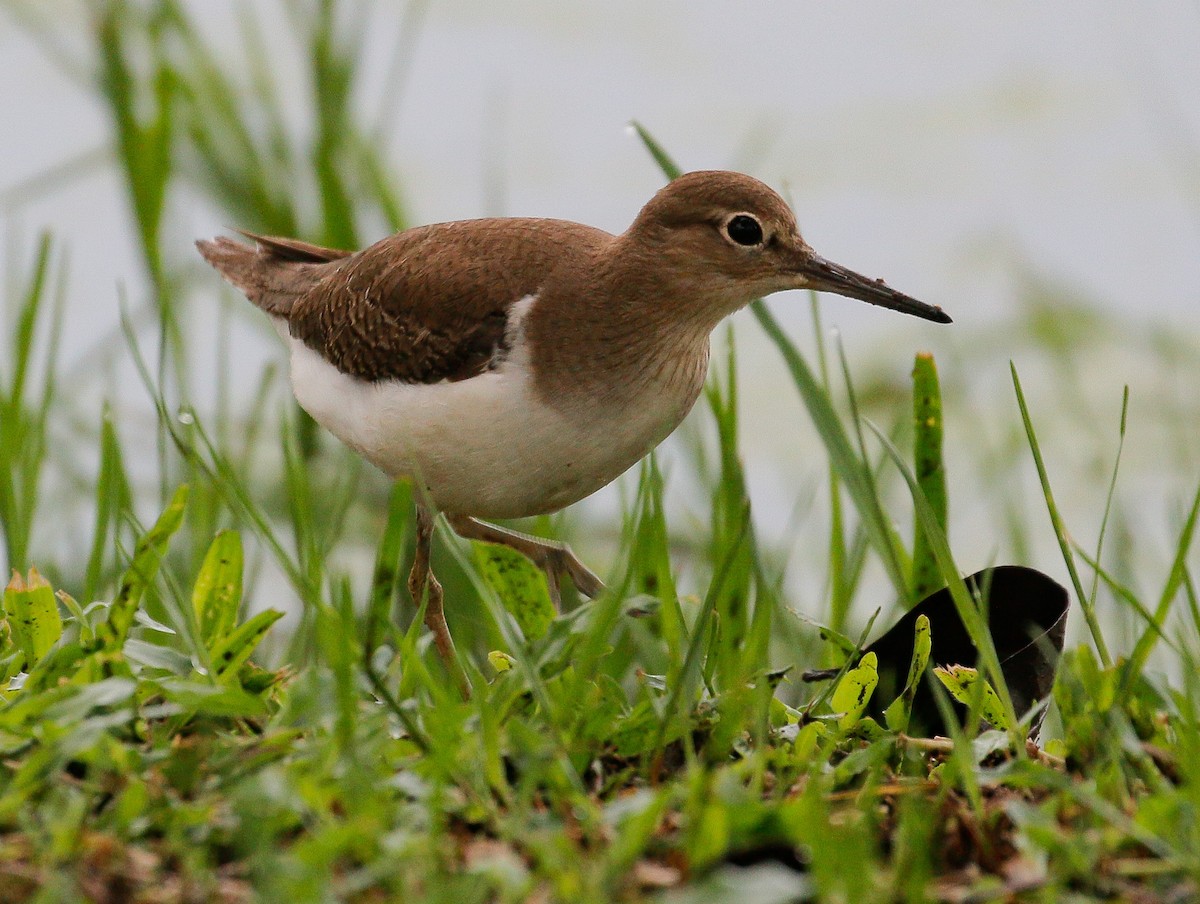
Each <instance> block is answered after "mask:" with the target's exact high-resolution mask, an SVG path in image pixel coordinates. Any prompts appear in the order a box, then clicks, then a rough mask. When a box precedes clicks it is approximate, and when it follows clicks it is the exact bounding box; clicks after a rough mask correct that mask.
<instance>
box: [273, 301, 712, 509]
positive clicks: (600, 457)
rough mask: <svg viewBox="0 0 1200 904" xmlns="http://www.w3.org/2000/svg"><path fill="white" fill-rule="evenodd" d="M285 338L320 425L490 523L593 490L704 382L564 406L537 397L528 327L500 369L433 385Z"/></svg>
mask: <svg viewBox="0 0 1200 904" xmlns="http://www.w3.org/2000/svg"><path fill="white" fill-rule="evenodd" d="M528 301H531V300H527V301H524V302H522V306H523V307H527V306H528ZM520 313H521V314H524V313H525V311H524V310H522V311H521V312H520ZM288 341H289V343H290V345H291V371H292V386H293V389H294V391H295V394H296V399H297V401H298V402H299V403H300V405H301V406H302V407H303V408H304V410H305V411H307V412H308V413H309V414H310V415H312V417H313V418H314V419H315V420H316V421H317V422H318V423H319V424H321V425H322V426H324V427H325V428H326V429H328V430H329V431H330V432H331V433H333V434H334V435H335V436H337V437H338V438H339V439H340V440H342V442H344V443H346V444H347V445H348V446H350V447H351V448H353V449H355V450H356V451H358V452H359V453H361V454H362V455H363V456H364V457H365V458H366V459H367V460H368V461H370V462H372V463H373V464H375V465H376V466H377V467H379V468H380V469H381V470H383V471H384V472H385V473H386V474H388V475H389V476H391V477H411V478H413V479H414V480H416V481H420V482H422V483H423V484H424V486H425V489H426V492H427V493H428V496H429V498H430V500H431V501H432V502H433V504H434V505H435V506H436V507H437V508H438V509H441V510H443V511H449V512H454V513H457V514H465V515H477V516H479V517H484V518H519V517H524V516H527V515H534V514H540V513H543V512H548V511H555V510H557V509H560V508H562V507H564V506H567V505H570V504H571V503H573V502H576V501H578V500H579V499H582V498H583V497H585V496H588V495H590V494H591V493H594V492H595V491H596V490H598V489H600V488H601V487H603V486H605V485H606V484H608V483H610V482H611V481H613V480H614V479H616V478H617V477H618V476H619V475H620V474H621V473H622V472H624V471H625V470H626V469H628V468H629V467H630V466H631V465H633V464H635V463H636V462H637V461H638V460H639V459H641V458H642V456H644V455H645V454H646V453H647V452H649V451H650V449H652V448H653V447H654V446H655V445H657V444H658V443H659V442H661V441H662V440H663V439H664V438H665V437H666V436H667V434H669V433H670V432H671V431H672V430H673V429H675V427H676V426H677V425H678V423H679V422H680V421H681V420H682V419H683V417H684V415H686V414H687V412H688V410H689V409H690V408H691V406H692V403H693V402H694V401H695V398H696V393H697V391H698V389H699V383H698V382H697V383H696V385H695V387H692V386H688V387H682V386H681V387H649V388H648V389H647V391H646V392H645V393H642V394H641V397H639V398H637V399H636V400H633V401H632V403H631V404H629V405H626V406H623V407H622V408H621V409H620V410H615V409H607V411H601V410H586V409H580V408H579V406H576V407H575V408H571V409H562V408H559V407H556V406H553V405H548V404H546V403H545V402H543V401H542V400H541V399H540V398H538V396H537V395H536V394H535V391H534V386H533V380H532V377H531V374H530V372H529V361H528V354H527V352H526V349H525V344H524V341H523V336H521V335H519V333H518V335H515V336H514V337H513V342H512V346H511V349H512V351H511V353H510V355H509V357H508V358H507V359H506V360H505V361H504V362H503V363H501V364H500V365H499V366H498V367H497V368H496V369H494V370H491V371H488V372H486V373H483V374H480V375H479V376H476V377H471V378H470V379H467V380H460V381H458V382H455V383H445V382H443V383H435V384H411V383H402V382H399V381H385V382H376V383H369V382H366V381H363V380H360V379H358V378H355V377H351V376H349V375H347V374H344V373H341V372H340V371H338V370H337V369H336V368H334V367H333V366H332V365H331V364H329V363H328V362H327V361H325V359H324V358H322V357H321V356H320V355H319V354H318V353H317V352H315V351H314V350H312V349H310V348H309V347H308V346H306V345H305V344H304V343H303V342H302V341H300V340H298V339H295V338H291V337H289V340H288Z"/></svg>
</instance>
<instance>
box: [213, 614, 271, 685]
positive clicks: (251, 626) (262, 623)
mask: <svg viewBox="0 0 1200 904" xmlns="http://www.w3.org/2000/svg"><path fill="white" fill-rule="evenodd" d="M281 618H283V613H282V612H280V611H278V610H276V609H265V610H263V611H262V612H260V613H258V615H256V616H254V617H253V618H251V619H250V620H248V621H246V622H245V623H243V624H241V625H239V626H238V627H237V629H236V630H235V631H233V633H231V634H229V635H227V636H226V637H223V638H222V639H221V640H219V641H218V642H217V644H216V646H214V647H213V650H212V668H213V675H214V677H216V678H219V679H222V680H233V679H234V678H236V677H237V673H238V669H239V668H241V666H242V663H244V662H245V661H246V660H247V659H249V658H250V654H251V653H253V652H254V648H255V647H257V646H258V644H259V641H261V640H262V639H263V635H265V634H266V633H267V629H268V628H270V627H271V625H273V624H275V622H277V621H279V619H281Z"/></svg>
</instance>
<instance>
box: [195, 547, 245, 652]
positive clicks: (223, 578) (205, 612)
mask: <svg viewBox="0 0 1200 904" xmlns="http://www.w3.org/2000/svg"><path fill="white" fill-rule="evenodd" d="M242 563H243V554H242V537H241V534H239V533H238V532H237V531H235V530H223V531H221V532H220V533H218V534H217V535H216V536H215V537H213V541H212V544H211V545H210V546H209V547H208V552H207V553H205V556H204V564H203V565H201V566H200V573H199V574H198V575H197V576H196V584H195V586H194V587H193V588H192V608H193V609H194V610H195V612H196V624H197V625H198V626H199V628H200V637H201V639H202V640H203V641H204V646H205V647H207V648H208V649H209V650H210V651H211V650H212V649H213V648H214V647H215V646H216V644H217V643H218V642H219V641H221V640H224V639H225V636H226V635H227V634H229V632H230V631H232V630H233V626H234V625H235V624H237V612H238V605H239V604H240V603H241V601H242Z"/></svg>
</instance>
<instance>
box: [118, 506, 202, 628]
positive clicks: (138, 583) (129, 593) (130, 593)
mask: <svg viewBox="0 0 1200 904" xmlns="http://www.w3.org/2000/svg"><path fill="white" fill-rule="evenodd" d="M187 496H188V488H187V484H184V485H183V486H181V487H180V488H179V489H178V490H176V491H175V495H174V496H173V497H172V498H171V501H170V503H169V504H168V505H167V507H166V508H165V509H164V510H163V513H162V514H161V515H159V516H158V520H157V521H156V522H154V526H153V527H152V528H150V530H148V531H146V533H145V534H143V535H142V537H141V538H140V539H139V540H138V541H137V546H135V547H134V550H133V562H132V563H131V564H130V566H129V569H128V570H127V571H126V572H125V574H124V575H123V576H122V578H121V587H120V589H119V590H118V591H117V598H116V599H115V600H113V603H112V606H110V607H109V610H108V620H107V621H105V622H104V624H102V625H100V627H99V628H98V629H97V631H96V635H97V638H98V639H99V640H100V642H101V644H102V645H103V646H104V647H106V648H108V649H109V650H119V649H120V648H121V647H122V646H124V644H125V638H126V637H128V636H129V629H130V628H131V627H132V626H133V613H134V612H135V611H136V610H137V607H138V603H140V602H141V600H142V596H143V594H145V592H146V588H147V587H149V586H150V582H151V581H153V580H154V576H155V575H156V574H158V566H159V565H160V564H161V562H162V558H163V556H165V555H166V554H167V544H168V542H170V539H171V535H172V534H174V533H175V531H177V530H179V526H180V525H181V524H182V523H183V510H184V507H185V506H186V505H187Z"/></svg>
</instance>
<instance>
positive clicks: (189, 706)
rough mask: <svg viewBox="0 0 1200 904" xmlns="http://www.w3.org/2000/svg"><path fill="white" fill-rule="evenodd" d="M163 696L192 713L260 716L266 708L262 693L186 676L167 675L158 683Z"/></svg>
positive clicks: (156, 683) (156, 684) (234, 716)
mask: <svg viewBox="0 0 1200 904" xmlns="http://www.w3.org/2000/svg"><path fill="white" fill-rule="evenodd" d="M154 686H157V687H158V689H159V690H160V691H161V692H162V695H163V697H165V698H166V699H167V700H169V701H170V702H172V703H175V704H178V705H179V706H181V707H183V708H184V709H185V710H187V711H189V712H191V713H200V714H204V715H209V716H230V717H233V718H240V717H248V716H258V715H261V714H262V713H263V712H264V711H265V703H264V702H263V699H262V698H261V697H257V696H255V695H253V694H248V693H246V692H245V691H244V690H242V689H241V688H240V687H232V686H221V685H212V684H205V683H203V682H200V681H187V680H186V679H182V678H165V679H163V680H162V681H158V682H155V683H154Z"/></svg>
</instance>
